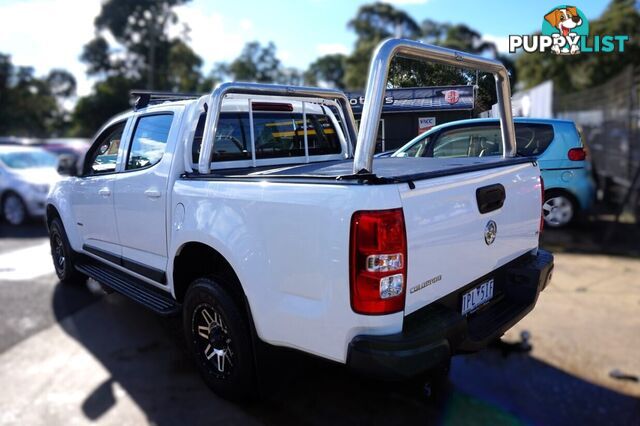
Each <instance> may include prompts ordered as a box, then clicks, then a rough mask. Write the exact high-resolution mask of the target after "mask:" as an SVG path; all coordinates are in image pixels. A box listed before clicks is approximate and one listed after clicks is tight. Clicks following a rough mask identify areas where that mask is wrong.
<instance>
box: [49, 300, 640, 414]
mask: <svg viewBox="0 0 640 426" xmlns="http://www.w3.org/2000/svg"><path fill="white" fill-rule="evenodd" d="M63 295H64V294H63V293H62V292H55V293H54V300H53V308H54V311H55V312H56V316H57V314H58V307H59V306H64V303H62V302H61V301H58V300H55V299H56V298H57V297H62V296H63ZM60 325H61V326H62V327H63V329H64V330H65V331H66V332H67V333H68V334H69V335H70V336H72V337H73V338H74V339H76V340H77V341H78V342H79V343H80V344H82V345H83V346H84V347H85V348H86V349H87V351H89V352H90V353H91V354H92V355H93V356H94V357H95V358H96V359H97V360H99V361H100V363H101V364H102V365H103V366H104V367H105V368H106V370H107V371H108V372H109V374H110V377H109V378H108V379H107V380H105V381H104V382H103V383H101V384H99V385H97V386H95V388H94V389H93V391H91V392H90V393H89V394H88V395H86V396H85V398H84V400H82V401H79V402H78V403H79V404H81V409H82V412H83V413H84V415H85V416H86V418H87V419H88V420H91V421H94V420H97V419H100V418H101V417H102V416H103V415H104V414H105V413H107V412H108V411H109V410H113V409H117V404H118V402H117V399H118V398H116V396H115V394H114V384H115V383H116V382H117V383H118V385H119V386H121V387H122V388H123V389H124V390H125V391H126V394H127V395H129V396H130V397H131V398H132V400H133V402H134V403H135V404H136V405H137V406H138V407H139V408H140V409H141V410H142V411H143V412H144V414H145V415H146V418H147V420H148V421H149V423H153V424H157V425H171V424H200V423H207V424H209V423H221V424H278V425H280V424H291V425H306V424H310V425H324V424H334V425H341V424H345V425H353V424H358V425H359V424H384V425H393V424H425V423H426V424H470V423H473V424H518V423H527V424H632V423H633V422H634V421H636V420H637V419H638V418H640V400H638V399H636V398H633V397H629V396H626V395H623V394H620V393H617V392H614V391H611V390H609V389H606V388H604V387H601V386H597V385H594V384H592V383H589V382H586V381H584V380H582V379H580V378H578V377H575V376H572V375H570V374H567V373H565V372H562V371H560V370H558V369H556V368H554V367H552V366H550V365H548V364H545V363H544V362H541V361H539V360H537V359H535V358H533V357H531V356H530V355H529V354H528V353H519V352H513V351H510V350H505V349H504V347H501V348H492V349H488V350H487V351H484V352H482V353H479V354H475V355H467V356H460V357H456V358H454V361H453V365H452V371H451V376H450V380H449V381H448V383H447V384H446V385H445V386H443V387H440V388H437V389H436V393H435V396H434V397H432V398H430V399H425V398H424V397H423V396H422V395H421V393H420V392H417V391H413V392H412V391H409V390H407V388H406V387H405V386H399V385H397V384H389V383H382V382H377V381H373V380H368V379H366V378H363V377H360V376H356V375H354V374H352V373H351V372H350V371H349V370H347V369H346V368H344V367H342V366H340V365H337V364H333V363H329V362H325V361H322V360H319V359H316V358H313V357H309V356H305V355H302V354H300V353H296V352H294V351H289V350H280V349H273V348H272V349H268V350H267V351H266V352H267V354H266V357H265V360H264V362H263V363H262V366H261V371H262V373H263V374H261V380H260V386H259V388H260V393H261V395H262V397H261V399H260V400H258V401H254V402H251V403H240V404H238V403H232V402H228V401H225V400H222V399H220V398H218V397H217V396H216V395H215V394H213V393H212V392H211V391H210V390H209V389H208V388H207V387H206V386H205V385H204V383H203V382H202V380H201V379H200V378H199V376H198V374H197V372H196V370H195V368H194V366H193V365H192V363H191V361H190V358H189V356H188V354H187V353H186V349H185V345H184V344H183V337H182V335H181V332H180V323H179V320H178V319H167V318H161V317H158V316H156V315H155V314H153V313H151V312H149V311H146V310H145V309H143V308H141V307H139V306H138V305H136V304H134V303H133V302H131V301H129V300H127V299H125V298H124V297H122V296H120V295H118V294H111V295H108V296H106V297H104V298H102V300H100V301H99V302H98V303H94V304H92V305H91V306H89V307H88V308H86V309H84V310H82V311H80V312H78V313H77V314H75V315H73V316H70V317H67V318H66V319H64V320H61V321H60Z"/></svg>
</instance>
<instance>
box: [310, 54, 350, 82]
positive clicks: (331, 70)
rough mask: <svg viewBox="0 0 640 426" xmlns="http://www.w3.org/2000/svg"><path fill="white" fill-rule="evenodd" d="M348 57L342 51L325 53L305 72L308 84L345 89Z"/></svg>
mask: <svg viewBox="0 0 640 426" xmlns="http://www.w3.org/2000/svg"><path fill="white" fill-rule="evenodd" d="M346 59H347V57H346V56H345V55H343V54H340V53H335V54H332V55H325V56H322V57H320V58H318V59H316V60H315V62H313V63H312V64H311V65H309V68H308V69H307V71H306V72H305V73H304V79H305V82H306V84H309V85H313V86H315V85H318V84H320V83H322V84H325V85H329V86H331V87H333V88H336V89H344V88H345V84H344V74H345V67H346Z"/></svg>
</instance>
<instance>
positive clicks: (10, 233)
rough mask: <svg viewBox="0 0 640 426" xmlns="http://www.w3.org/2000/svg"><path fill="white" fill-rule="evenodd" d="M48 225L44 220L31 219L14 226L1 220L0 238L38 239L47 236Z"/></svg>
mask: <svg viewBox="0 0 640 426" xmlns="http://www.w3.org/2000/svg"><path fill="white" fill-rule="evenodd" d="M47 236H48V234H47V227H46V225H45V223H44V220H42V219H39V220H31V221H29V222H27V223H25V224H24V225H21V226H12V225H9V224H8V223H6V222H4V221H2V220H0V238H12V239H21V240H24V239H38V238H43V237H47Z"/></svg>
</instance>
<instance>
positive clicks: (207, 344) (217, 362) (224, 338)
mask: <svg viewBox="0 0 640 426" xmlns="http://www.w3.org/2000/svg"><path fill="white" fill-rule="evenodd" d="M192 324H193V330H192V332H193V336H194V341H195V343H196V348H197V349H196V350H197V354H198V356H199V358H200V360H201V362H202V363H203V364H205V365H206V366H207V368H208V369H209V370H210V371H211V372H212V373H213V374H214V375H215V376H216V377H217V378H220V379H224V378H227V377H228V376H229V375H230V374H231V373H232V371H233V368H234V364H235V363H236V357H235V356H234V352H233V349H232V340H231V336H230V333H229V329H228V328H227V327H226V325H225V323H224V320H223V318H222V315H221V314H220V313H219V312H218V311H217V310H216V308H214V307H213V306H211V305H209V304H201V305H198V307H197V308H196V309H195V310H194V311H193V317H192Z"/></svg>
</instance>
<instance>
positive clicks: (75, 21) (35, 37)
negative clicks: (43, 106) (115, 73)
mask: <svg viewBox="0 0 640 426" xmlns="http://www.w3.org/2000/svg"><path fill="white" fill-rule="evenodd" d="M99 12H100V0H84V1H76V0H56V1H55V2H54V1H47V0H28V1H21V2H14V3H9V4H5V5H3V6H2V7H1V9H0V28H2V31H0V51H2V52H3V53H7V54H10V55H11V60H12V62H13V63H14V64H15V65H23V66H33V67H34V68H35V70H36V74H37V75H43V74H46V73H48V72H49V70H50V69H52V68H64V69H66V70H68V71H69V72H71V73H73V74H74V76H75V77H76V80H77V82H78V94H79V95H85V94H87V93H89V91H90V89H91V85H92V82H91V81H89V80H88V79H87V77H86V74H85V72H86V68H85V66H84V64H82V63H81V62H80V61H79V59H78V58H79V56H80V54H81V53H82V46H83V45H84V44H85V43H86V42H87V41H89V40H90V39H91V38H93V34H94V28H93V20H94V18H95V17H96V16H97V15H98V13H99Z"/></svg>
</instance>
